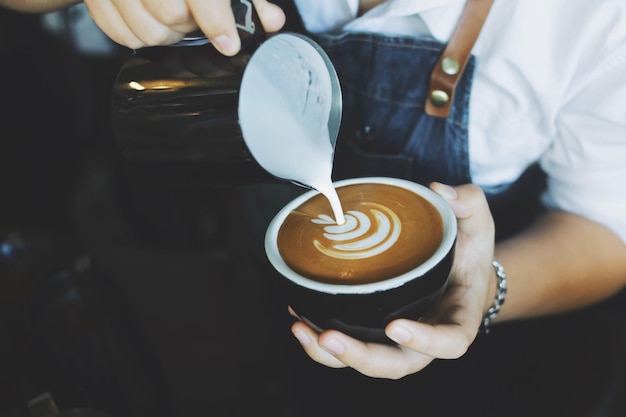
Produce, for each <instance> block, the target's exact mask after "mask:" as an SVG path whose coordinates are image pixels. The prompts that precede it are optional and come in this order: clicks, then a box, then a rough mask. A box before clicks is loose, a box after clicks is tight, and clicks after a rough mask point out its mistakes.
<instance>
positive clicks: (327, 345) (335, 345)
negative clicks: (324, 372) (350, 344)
mask: <svg viewBox="0 0 626 417" xmlns="http://www.w3.org/2000/svg"><path fill="white" fill-rule="evenodd" d="M322 348H324V349H326V350H327V351H329V352H330V353H332V354H333V355H342V354H343V352H345V351H346V347H345V346H344V345H343V343H341V342H340V341H339V340H337V339H328V340H327V341H325V342H324V344H323V345H322Z"/></svg>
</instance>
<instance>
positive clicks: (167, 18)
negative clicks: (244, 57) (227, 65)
mask: <svg viewBox="0 0 626 417" xmlns="http://www.w3.org/2000/svg"><path fill="white" fill-rule="evenodd" d="M233 3H242V4H245V3H248V5H250V6H251V3H254V7H255V9H256V10H257V12H258V15H259V19H260V21H261V23H262V24H263V28H264V30H265V31H267V32H276V31H278V30H279V29H280V28H282V26H283V25H284V23H285V15H284V13H283V11H282V10H281V8H280V7H278V6H276V5H274V4H272V3H270V2H268V1H267V0H254V1H252V0H250V1H248V0H244V1H229V0H172V1H168V2H164V1H161V0H85V4H86V5H87V8H88V9H89V13H90V14H91V16H92V17H93V19H94V21H95V22H96V24H97V25H98V26H99V27H100V29H102V31H103V32H104V33H106V34H107V35H108V36H109V37H110V38H111V39H112V40H113V41H115V42H117V43H119V44H121V45H124V46H127V47H129V48H132V49H138V48H141V47H144V46H156V45H167V44H172V43H176V42H178V41H180V40H182V39H183V38H185V36H187V34H189V33H191V32H194V31H196V30H201V31H202V32H203V33H204V35H206V37H207V38H208V39H209V41H211V43H213V45H214V46H215V47H216V49H218V50H219V51H220V52H221V53H223V54H224V55H228V56H232V55H235V54H236V53H237V52H238V51H239V49H240V47H241V40H240V38H239V35H238V33H237V26H236V24H235V17H234V15H233V10H232V8H233Z"/></svg>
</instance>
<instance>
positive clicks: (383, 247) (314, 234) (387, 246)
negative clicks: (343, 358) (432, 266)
mask: <svg viewBox="0 0 626 417" xmlns="http://www.w3.org/2000/svg"><path fill="white" fill-rule="evenodd" d="M337 194H338V195H339V199H340V201H341V204H342V207H343V211H344V214H345V219H346V222H345V223H344V224H341V225H338V224H337V223H336V222H335V218H334V217H333V212H332V209H331V207H330V204H329V203H328V200H327V199H326V197H325V196H323V195H322V194H318V195H315V196H314V197H312V198H311V199H309V200H307V201H306V202H304V203H303V204H301V205H300V206H299V207H298V208H296V209H294V210H292V211H291V213H289V215H288V216H287V218H286V219H285V221H284V222H283V224H282V226H281V227H280V230H279V231H278V239H277V243H278V250H279V252H280V255H281V257H282V258H283V260H284V261H285V263H286V264H287V265H288V266H289V267H290V268H291V269H293V270H294V271H296V272H297V273H299V274H300V275H303V276H305V277H307V278H309V279H313V280H316V281H320V282H326V283H332V284H346V285H356V284H366V283H371V282H376V281H382V280H386V279H389V278H393V277H396V276H398V275H401V274H403V273H405V272H408V271H410V270H412V269H414V268H416V267H418V266H419V265H421V264H422V263H423V262H424V261H426V260H427V259H428V258H430V257H431V256H432V255H433V254H434V253H435V251H436V250H437V248H438V247H439V245H440V243H441V241H442V238H443V222H442V219H441V216H440V215H439V213H438V212H437V209H436V208H435V207H434V206H433V205H432V204H431V203H429V202H428V201H427V200H426V199H424V198H423V197H421V196H419V195H417V194H415V193H414V192H412V191H410V190H407V189H404V188H401V187H398V186H395V185H387V184H379V183H364V184H352V185H346V186H342V187H339V188H337Z"/></svg>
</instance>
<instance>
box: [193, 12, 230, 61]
mask: <svg viewBox="0 0 626 417" xmlns="http://www.w3.org/2000/svg"><path fill="white" fill-rule="evenodd" d="M188 5H189V9H190V10H191V14H192V15H193V18H194V20H195V22H196V24H197V25H198V27H199V28H200V30H202V32H203V33H204V34H205V35H206V37H207V38H208V39H209V40H210V41H211V43H212V44H213V46H215V48H216V49H217V50H218V51H220V52H221V53H222V54H224V55H227V56H232V55H235V54H236V53H237V52H239V49H240V48H241V40H240V39H239V34H238V33H237V27H236V26H235V17H234V16H233V12H232V9H231V6H230V0H188Z"/></svg>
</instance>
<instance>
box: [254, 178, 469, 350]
mask: <svg viewBox="0 0 626 417" xmlns="http://www.w3.org/2000/svg"><path fill="white" fill-rule="evenodd" d="M361 183H365V184H370V183H372V184H377V183H380V184H390V185H394V186H398V187H401V188H405V189H407V190H410V191H411V192H414V193H416V194H417V195H419V196H421V197H423V198H424V199H426V200H427V201H428V202H429V203H430V204H432V205H433V206H434V207H435V208H436V210H437V212H438V213H439V215H440V216H441V221H442V225H443V227H442V229H443V233H442V238H441V242H440V243H439V245H438V246H437V247H436V250H435V252H434V254H432V255H431V256H430V257H429V258H428V259H426V260H425V261H424V262H423V263H421V264H420V265H418V266H417V267H413V268H412V269H410V270H406V271H404V272H403V273H399V274H398V275H396V276H393V277H391V278H387V279H383V280H380V281H375V282H370V283H365V284H355V285H350V284H336V283H328V282H320V281H319V280H316V279H312V278H310V277H307V276H304V275H302V274H300V273H298V272H296V271H294V270H293V269H292V268H291V267H289V266H288V265H287V263H286V262H285V260H284V259H283V257H282V256H281V251H280V250H279V247H278V244H277V240H278V235H279V231H280V229H281V226H282V225H283V223H284V222H285V219H286V218H287V216H288V215H289V214H290V213H291V212H292V211H293V210H294V209H297V208H298V207H299V206H301V205H302V204H303V203H304V202H305V201H307V200H309V199H311V198H313V197H315V196H317V195H319V193H318V192H317V191H315V190H312V191H308V192H306V193H304V194H302V195H301V196H299V197H297V198H296V199H294V200H293V201H291V202H290V203H288V204H287V205H286V206H285V207H284V208H283V209H282V210H281V211H279V212H278V213H277V214H276V216H275V217H274V218H273V220H272V221H271V223H270V225H269V227H268V229H267V233H266V236H265V251H266V254H267V257H268V259H269V261H270V263H271V264H272V265H273V267H274V268H275V269H276V271H277V272H278V275H279V280H280V284H281V285H284V288H285V293H286V296H287V302H288V303H289V305H290V306H291V307H292V308H293V310H294V311H295V312H296V313H297V314H298V315H299V317H300V318H301V319H302V320H304V321H305V322H307V323H308V324H309V325H311V326H312V327H314V328H315V329H317V330H319V331H321V330H325V329H336V330H340V331H342V332H344V333H346V334H348V335H350V336H352V337H355V338H357V339H360V340H363V341H367V342H379V343H392V342H391V340H390V339H389V338H387V336H386V335H385V333H384V328H385V326H386V325H387V324H388V323H389V322H391V321H392V320H395V319H398V318H408V319H413V320H419V319H420V318H421V317H422V316H424V315H425V314H427V313H428V312H429V311H430V310H431V308H432V307H433V306H434V304H436V303H437V302H438V300H439V298H440V297H441V294H442V293H443V291H444V290H445V287H446V283H447V281H448V275H449V273H450V270H451V267H452V260H453V257H454V247H455V242H456V237H457V221H456V217H455V216H454V213H453V211H452V209H451V207H450V206H449V204H448V203H447V202H446V201H445V200H444V199H443V198H441V197H440V196H439V195H438V194H436V193H435V192H433V191H431V190H430V189H429V188H427V187H424V186H422V185H420V184H417V183H414V182H410V181H406V180H401V179H396V178H385V177H369V178H355V179H348V180H343V181H338V182H335V183H334V185H335V187H336V188H337V189H338V190H339V189H340V187H343V186H347V185H350V184H361ZM407 229H408V228H406V227H404V228H403V231H402V233H411V231H410V230H407Z"/></svg>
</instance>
